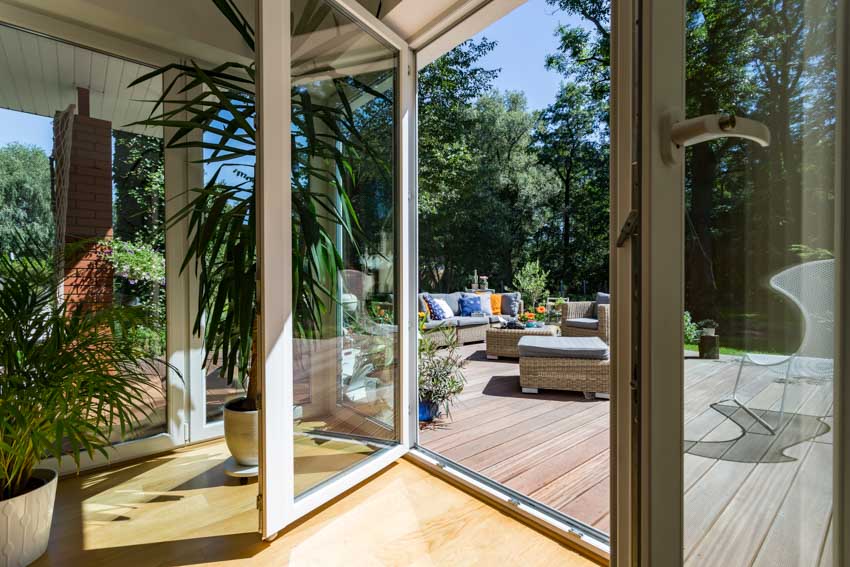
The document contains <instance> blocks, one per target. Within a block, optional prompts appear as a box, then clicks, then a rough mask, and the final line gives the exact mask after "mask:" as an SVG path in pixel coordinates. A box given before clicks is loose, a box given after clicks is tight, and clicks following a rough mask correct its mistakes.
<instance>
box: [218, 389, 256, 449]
mask: <svg viewBox="0 0 850 567" xmlns="http://www.w3.org/2000/svg"><path fill="white" fill-rule="evenodd" d="M243 401H244V398H236V399H233V400H230V401H229V402H227V403H226V404H225V405H224V440H225V442H226V443H227V449H228V450H229V451H230V454H231V455H233V458H234V459H236V462H237V463H239V464H240V465H244V466H256V465H258V464H259V463H260V433H259V431H260V426H259V417H258V416H259V412H258V411H257V410H253V411H244V410H242V409H240V407H241V405H242V403H243Z"/></svg>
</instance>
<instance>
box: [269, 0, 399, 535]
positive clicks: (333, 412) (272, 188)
mask: <svg viewBox="0 0 850 567" xmlns="http://www.w3.org/2000/svg"><path fill="white" fill-rule="evenodd" d="M260 4H261V17H260V42H261V44H260V57H261V59H260V61H261V65H260V75H261V77H260V85H261V88H260V109H261V110H260V116H261V120H262V125H261V134H260V139H261V151H260V163H261V165H260V167H261V171H262V174H261V175H262V177H263V182H262V191H261V201H260V211H261V220H260V231H261V232H260V234H261V240H262V248H261V250H260V263H261V272H262V277H261V299H260V305H261V308H262V321H263V325H262V329H261V334H262V344H263V349H262V350H264V352H263V353H262V356H263V358H264V360H265V366H264V369H263V373H264V378H263V394H262V404H261V411H262V412H263V414H264V415H263V418H262V423H263V425H262V428H263V433H262V439H263V441H262V443H261V447H262V454H263V456H262V458H261V462H262V465H263V466H262V469H263V471H262V488H261V494H262V506H263V510H264V513H263V518H264V522H263V534H264V536H266V537H268V536H270V535H272V534H274V533H275V532H277V531H278V530H280V529H281V528H282V527H283V526H284V525H286V524H287V523H289V522H291V521H292V520H294V519H296V518H298V517H300V516H302V515H303V514H305V513H307V512H309V511H311V510H313V509H314V508H316V507H317V506H319V505H321V504H323V503H325V502H327V501H328V500H329V499H330V498H333V497H334V496H337V495H338V494H340V493H342V492H343V491H344V490H346V489H348V488H350V487H351V486H353V485H354V484H356V483H357V482H360V481H362V480H364V479H365V478H367V477H368V476H370V475H372V474H374V473H375V472H377V471H379V470H381V469H382V468H383V467H385V466H387V465H388V464H389V463H391V462H392V461H393V460H395V459H397V458H398V457H399V456H401V455H402V454H404V453H405V452H406V451H407V446H408V435H407V430H408V425H407V424H408V417H407V413H408V412H407V408H408V407H410V404H409V403H407V400H408V389H407V387H406V381H407V379H408V373H407V370H406V369H407V366H406V364H405V361H407V360H408V359H409V356H410V352H412V351H411V350H410V348H409V346H408V345H407V344H405V343H406V342H410V339H411V337H410V334H409V330H410V329H411V328H412V327H411V321H413V318H411V316H410V315H411V313H409V312H408V311H410V306H411V305H412V304H413V303H412V302H410V301H408V297H410V293H409V290H410V283H409V275H408V274H409V272H410V270H409V269H407V265H408V262H409V255H408V254H407V252H406V251H407V249H408V247H409V244H410V242H409V238H408V237H407V236H406V235H405V232H406V231H405V230H403V227H406V226H408V224H407V223H408V221H407V215H408V212H407V207H408V199H407V198H406V196H407V181H406V180H407V177H408V175H407V171H408V168H407V163H408V160H407V158H406V157H405V156H406V154H407V151H408V149H409V144H408V143H407V138H408V137H409V135H410V129H409V121H410V113H411V110H412V106H411V104H410V99H411V93H412V88H411V87H412V78H411V75H410V74H409V73H408V72H407V71H406V70H407V68H408V59H409V57H410V55H409V50H408V47H407V45H406V44H405V43H404V42H403V41H402V40H401V39H400V38H398V36H396V35H395V34H394V33H393V32H391V31H390V30H389V29H387V28H386V27H385V26H384V25H383V24H381V22H380V21H378V20H377V18H375V17H374V16H373V15H371V14H370V13H369V12H368V11H367V10H366V9H364V8H363V7H361V6H360V4H358V3H356V2H353V1H346V2H342V1H329V0H323V1H321V2H315V1H307V0H293V1H291V2H284V3H282V4H284V6H283V7H281V6H279V5H277V4H281V3H278V2H261V3H260ZM282 30H292V31H291V36H288V35H286V34H282V33H281V31H282ZM281 35H283V36H284V37H283V39H281V37H280V36H281ZM271 101H273V102H271ZM281 101H286V102H288V104H284V105H281V104H280V102H281ZM284 113H285V114H284ZM279 188H282V189H279ZM413 330H414V332H415V327H413ZM406 331H408V332H406ZM414 339H415V337H414Z"/></svg>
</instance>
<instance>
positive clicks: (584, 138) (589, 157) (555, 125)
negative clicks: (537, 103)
mask: <svg viewBox="0 0 850 567" xmlns="http://www.w3.org/2000/svg"><path fill="white" fill-rule="evenodd" d="M599 115H600V114H599V109H598V105H597V104H596V103H595V102H594V101H593V99H592V98H591V96H590V89H589V88H588V87H585V86H582V85H579V84H576V83H565V84H564V85H562V87H561V91H560V93H558V98H557V100H556V101H555V102H554V103H553V104H550V105H549V106H548V107H546V108H545V109H544V110H543V112H542V113H541V114H540V117H539V125H538V128H537V129H536V130H535V132H534V136H533V141H534V147H535V149H536V151H537V156H538V159H539V160H540V163H542V164H544V165H546V166H548V167H550V168H551V169H552V171H554V172H555V175H557V177H558V179H559V180H560V182H561V191H560V196H559V197H560V203H557V204H556V203H553V205H555V206H557V207H558V210H559V211H560V213H561V214H560V223H559V224H558V225H556V226H555V227H553V232H555V233H556V234H558V235H559V236H560V241H561V246H560V250H559V251H558V252H559V254H558V259H559V260H560V261H557V260H556V259H553V260H555V261H554V263H553V264H552V265H553V267H554V266H557V271H556V274H557V276H558V279H559V280H560V281H561V282H565V283H566V284H567V285H568V286H569V287H572V288H575V286H577V285H578V284H579V282H580V281H582V280H581V279H576V276H579V278H581V276H580V275H579V274H578V273H577V271H576V270H575V266H574V260H575V258H576V257H578V256H579V254H580V251H581V250H582V249H583V248H584V247H585V246H586V244H587V243H588V241H587V240H581V241H580V240H578V239H576V238H575V234H574V229H573V226H572V225H573V221H574V219H575V216H576V206H575V203H574V200H575V198H576V195H577V193H579V192H585V193H593V194H594V196H596V197H603V198H602V199H600V200H599V201H598V202H597V203H596V205H597V208H599V209H600V210H603V211H606V212H607V210H608V199H607V195H606V193H607V175H605V174H604V173H603V172H604V171H605V170H606V169H607V159H605V158H606V154H604V153H603V152H602V149H601V146H600V144H599V142H598V140H599V133H600V132H599V130H600V128H599V122H598V117H599ZM600 182H601V183H602V186H603V187H604V188H605V189H606V191H604V192H600V191H594V187H595V186H596V185H597V184H599V183H600ZM584 205H585V207H587V206H591V207H592V206H593V203H590V202H587V200H586V199H585V200H584ZM596 226H597V228H599V229H601V234H602V235H605V234H607V226H608V225H607V223H602V224H601V225H596ZM583 228H584V230H583V231H582V232H584V236H585V237H588V236H591V238H593V239H596V238H595V235H592V232H591V234H588V231H587V230H586V229H587V226H585V227H583ZM605 256H606V257H607V255H605ZM585 275H586V274H585ZM606 278H607V274H606ZM585 281H586V280H585ZM594 283H597V282H594ZM597 285H598V284H597Z"/></svg>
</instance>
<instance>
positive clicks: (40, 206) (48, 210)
mask: <svg viewBox="0 0 850 567" xmlns="http://www.w3.org/2000/svg"><path fill="white" fill-rule="evenodd" d="M50 194H51V193H50V162H49V161H48V157H47V154H45V153H44V150H42V149H41V148H38V147H36V146H25V145H22V144H8V145H6V146H3V147H2V148H0V254H6V253H8V252H10V251H11V252H16V251H15V249H14V243H15V242H16V238H15V235H16V232H17V231H19V230H20V229H21V228H22V227H26V228H27V231H28V233H29V234H31V235H33V236H34V237H36V238H38V239H39V240H44V241H49V240H50V239H51V238H52V237H53V213H52V206H51V196H50Z"/></svg>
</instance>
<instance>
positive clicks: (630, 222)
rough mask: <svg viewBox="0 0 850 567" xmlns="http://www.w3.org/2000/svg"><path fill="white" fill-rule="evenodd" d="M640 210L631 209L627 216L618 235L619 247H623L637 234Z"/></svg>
mask: <svg viewBox="0 0 850 567" xmlns="http://www.w3.org/2000/svg"><path fill="white" fill-rule="evenodd" d="M639 219H640V217H639V215H638V212H637V211H636V210H634V209H632V210H631V211H629V216H628V217H626V222H625V223H623V228H621V229H620V236H618V237H617V248H622V246H623V244H625V243H626V240H628V239H629V238H631V237H632V236H634V235H636V234H637V229H638V224H639V222H638V221H639Z"/></svg>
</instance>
